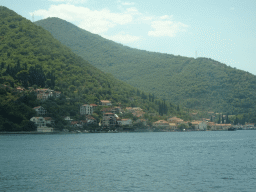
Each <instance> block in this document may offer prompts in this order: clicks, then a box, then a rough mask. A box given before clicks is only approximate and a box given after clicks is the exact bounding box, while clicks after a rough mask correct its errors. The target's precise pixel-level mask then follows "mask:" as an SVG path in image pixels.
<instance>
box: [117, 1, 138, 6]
mask: <svg viewBox="0 0 256 192" xmlns="http://www.w3.org/2000/svg"><path fill="white" fill-rule="evenodd" d="M117 2H118V3H121V4H122V5H126V6H129V5H135V3H134V2H122V1H117Z"/></svg>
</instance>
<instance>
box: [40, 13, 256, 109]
mask: <svg viewBox="0 0 256 192" xmlns="http://www.w3.org/2000/svg"><path fill="white" fill-rule="evenodd" d="M36 24H37V25H39V26H42V27H43V28H44V29H46V30H48V31H49V32H50V33H51V34H52V35H53V36H54V37H55V38H56V39H58V40H59V41H60V42H62V43H63V44H65V45H66V46H68V47H69V48H70V49H71V50H72V51H73V52H74V53H76V54H78V55H80V56H81V57H83V58H84V59H85V60H87V61H89V62H90V63H91V64H92V65H94V66H96V67H97V68H99V69H101V70H102V71H104V72H108V73H111V74H113V75H114V76H115V77H116V78H118V79H120V80H123V81H125V82H127V83H129V84H130V85H132V86H135V87H137V88H139V89H141V90H144V91H147V92H151V93H154V94H155V95H157V96H159V97H161V98H163V99H166V100H169V101H172V102H173V103H176V104H181V105H183V106H185V107H189V108H198V109H206V110H213V111H215V112H226V113H229V114H238V113H249V112H250V113H254V112H255V109H256V108H255V106H256V103H255V100H256V76H255V75H252V74H250V73H248V72H244V71H241V70H237V69H234V68H231V67H229V66H227V65H225V64H222V63H219V62H217V61H214V60H212V59H208V58H197V59H194V58H188V57H182V56H174V55H170V54H161V53H153V52H148V51H142V50H138V49H133V48H129V47H126V46H123V45H121V44H118V43H115V42H113V41H110V40H106V39H104V38H102V37H100V36H99V35H95V34H92V33H90V32H87V31H85V30H82V29H80V28H78V27H76V26H74V25H73V24H71V23H68V22H66V21H64V20H61V19H58V18H48V19H45V20H41V21H38V22H36Z"/></svg>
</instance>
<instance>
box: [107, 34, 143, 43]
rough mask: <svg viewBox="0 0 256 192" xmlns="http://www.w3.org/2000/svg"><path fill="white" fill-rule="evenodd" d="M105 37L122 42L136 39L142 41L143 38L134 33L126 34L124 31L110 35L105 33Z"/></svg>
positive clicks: (130, 41)
mask: <svg viewBox="0 0 256 192" xmlns="http://www.w3.org/2000/svg"><path fill="white" fill-rule="evenodd" d="M103 37H104V38H106V39H109V40H112V41H116V42H120V43H132V42H136V41H140V40H141V39H142V38H141V37H138V36H134V35H129V34H125V33H124V32H122V33H119V34H116V35H113V36H109V35H103Z"/></svg>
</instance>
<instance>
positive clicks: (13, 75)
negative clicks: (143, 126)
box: [0, 7, 181, 131]
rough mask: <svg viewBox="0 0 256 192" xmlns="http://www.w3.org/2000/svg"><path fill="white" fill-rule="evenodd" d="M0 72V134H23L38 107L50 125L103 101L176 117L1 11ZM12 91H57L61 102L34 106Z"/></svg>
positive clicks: (29, 98)
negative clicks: (49, 115)
mask: <svg viewBox="0 0 256 192" xmlns="http://www.w3.org/2000/svg"><path fill="white" fill-rule="evenodd" d="M0 69H1V71H0V84H1V87H0V88H1V90H0V94H1V95H0V96H1V97H0V107H1V109H0V112H1V113H0V131H1V130H2V129H6V127H8V130H10V129H11V130H13V131H14V130H26V127H29V125H28V124H29V119H30V118H31V117H32V115H34V112H33V110H32V107H35V106H37V105H39V104H40V105H43V106H45V107H46V108H47V107H48V108H49V109H51V111H52V115H53V117H54V118H55V120H58V119H60V117H62V116H64V115H71V116H76V115H77V114H79V106H80V105H81V104H84V103H95V104H98V103H99V100H104V99H106V100H110V101H111V102H112V104H113V105H120V106H122V107H125V106H132V107H135V106H136V107H141V108H142V109H143V110H145V111H146V112H156V113H158V112H159V113H160V115H163V114H167V111H168V113H169V114H170V113H174V114H175V113H176V109H175V108H176V106H175V107H174V106H172V105H170V103H168V104H167V103H164V102H163V101H161V100H158V99H157V98H156V97H154V96H153V95H152V94H147V93H144V92H142V91H140V90H138V89H135V88H134V87H132V86H130V85H128V84H127V83H124V82H122V81H120V80H117V79H115V78H114V77H113V76H112V75H111V74H107V73H104V72H102V71H100V70H99V69H97V68H96V67H94V66H92V65H90V64H89V63H88V62H87V61H85V60H84V59H82V58H81V57H79V56H77V55H76V54H74V53H73V52H72V51H71V50H70V49H69V48H67V47H66V46H64V45H62V44H61V43H60V42H59V41H58V40H56V39H54V38H53V37H52V35H51V34H50V33H49V32H48V31H46V30H45V29H43V28H42V27H40V26H37V25H35V24H33V23H32V22H30V21H28V20H27V19H25V18H23V17H21V16H19V15H18V14H16V13H15V12H13V11H11V10H9V9H8V8H6V7H0ZM17 86H22V87H24V88H25V89H26V90H28V87H33V88H50V89H54V90H55V91H61V92H62V95H63V97H62V98H59V99H58V100H56V101H47V102H46V103H40V102H38V101H37V100H36V97H35V96H34V95H33V93H31V92H29V91H27V93H26V92H23V93H17V91H16V87H17ZM66 98H68V100H67V99H66ZM163 108H164V110H162V109H163ZM24 110H25V112H24ZM180 114H181V113H180ZM57 123H58V122H57ZM60 126H61V124H60Z"/></svg>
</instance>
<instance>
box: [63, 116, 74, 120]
mask: <svg viewBox="0 0 256 192" xmlns="http://www.w3.org/2000/svg"><path fill="white" fill-rule="evenodd" d="M64 120H65V121H73V119H71V118H70V116H66V117H64Z"/></svg>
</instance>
